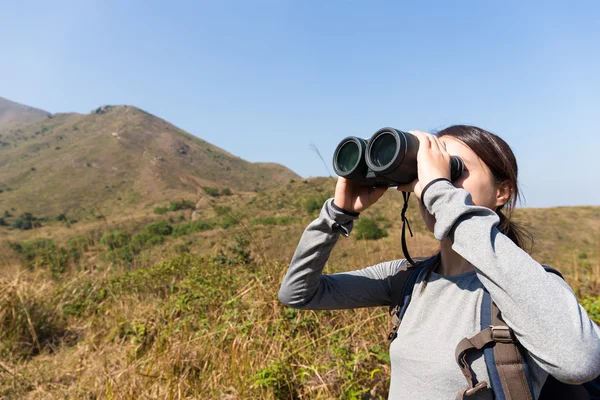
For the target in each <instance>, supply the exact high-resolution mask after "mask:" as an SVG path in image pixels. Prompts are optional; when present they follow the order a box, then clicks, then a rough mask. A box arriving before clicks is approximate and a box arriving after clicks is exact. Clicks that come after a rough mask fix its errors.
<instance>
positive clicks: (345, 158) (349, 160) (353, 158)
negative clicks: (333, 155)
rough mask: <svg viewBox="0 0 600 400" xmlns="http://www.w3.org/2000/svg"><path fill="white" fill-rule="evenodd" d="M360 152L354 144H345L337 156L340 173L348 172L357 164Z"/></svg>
mask: <svg viewBox="0 0 600 400" xmlns="http://www.w3.org/2000/svg"><path fill="white" fill-rule="evenodd" d="M359 154H360V150H359V148H358V144H356V143H355V142H346V143H344V145H343V146H342V148H341V149H340V151H339V153H338V156H337V165H338V168H339V169H340V171H342V172H349V171H352V169H353V168H354V167H355V166H356V164H357V163H358V156H359Z"/></svg>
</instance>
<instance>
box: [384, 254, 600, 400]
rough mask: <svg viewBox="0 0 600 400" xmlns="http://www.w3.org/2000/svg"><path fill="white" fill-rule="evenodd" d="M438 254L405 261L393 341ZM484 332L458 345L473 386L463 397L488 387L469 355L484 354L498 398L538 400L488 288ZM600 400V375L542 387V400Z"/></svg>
mask: <svg viewBox="0 0 600 400" xmlns="http://www.w3.org/2000/svg"><path fill="white" fill-rule="evenodd" d="M438 257H439V253H438V254H437V255H435V256H433V257H429V258H415V260H416V261H417V263H413V265H411V263H408V262H406V263H404V264H403V265H402V267H401V268H400V271H399V272H398V273H397V274H396V275H394V278H393V281H392V303H391V305H390V308H389V312H390V316H391V317H392V329H391V331H390V333H389V335H388V340H389V342H390V343H391V341H392V340H394V339H395V338H396V336H397V332H398V329H399V327H400V323H401V322H402V317H403V316H404V313H405V312H406V309H407V307H408V305H409V304H410V300H411V296H412V291H413V287H414V285H415V282H416V280H417V276H418V275H419V273H420V272H421V271H423V270H425V269H426V268H427V267H428V266H431V265H432V263H436V262H437V261H438ZM543 267H544V269H545V270H546V272H548V273H554V274H557V275H558V276H560V277H561V278H562V275H561V274H560V272H558V271H557V270H555V269H553V268H550V267H548V266H545V265H544V266H543ZM480 320H481V331H480V332H479V333H477V334H476V335H475V336H473V337H471V338H464V339H463V340H461V341H460V342H459V343H458V345H457V347H456V353H455V355H456V362H457V363H458V366H459V367H460V368H461V370H462V373H463V375H464V376H465V379H466V380H467V384H468V386H467V387H465V388H463V389H461V391H460V392H459V393H458V395H457V397H456V398H457V400H458V399H463V398H464V397H465V396H467V397H468V396H471V395H473V394H475V393H476V392H478V391H479V390H483V389H485V388H487V387H488V383H487V382H485V381H483V382H477V381H476V379H475V378H474V377H473V375H472V373H471V369H470V366H469V364H468V362H467V357H466V354H467V353H468V352H471V351H483V357H484V360H485V364H486V367H487V371H488V375H489V377H490V381H491V383H492V390H493V394H494V398H495V399H496V400H533V385H532V382H531V376H530V373H529V368H528V365H527V363H526V362H525V360H524V358H523V356H522V354H523V353H524V352H525V351H526V350H525V349H524V348H523V346H522V345H521V344H520V343H519V342H518V340H517V338H516V337H515V335H514V333H513V331H512V329H511V328H510V327H508V326H507V325H506V324H505V323H504V321H503V320H502V314H501V312H500V310H498V307H496V305H495V304H494V302H493V301H492V299H491V296H490V294H489V292H488V291H487V290H485V288H484V295H483V300H482V304H481V314H480ZM559 399H561V400H565V399H576V400H588V399H589V400H600V376H599V377H596V378H595V379H594V380H592V381H590V382H586V383H584V384H581V385H569V384H566V383H563V382H560V381H558V380H557V379H555V378H554V377H552V376H551V375H548V379H547V380H546V382H545V383H544V386H543V387H542V391H541V393H540V397H539V400H559Z"/></svg>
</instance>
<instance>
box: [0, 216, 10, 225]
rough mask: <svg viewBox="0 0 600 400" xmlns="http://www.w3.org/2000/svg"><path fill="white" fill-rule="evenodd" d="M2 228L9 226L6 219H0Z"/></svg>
mask: <svg viewBox="0 0 600 400" xmlns="http://www.w3.org/2000/svg"><path fill="white" fill-rule="evenodd" d="M0 226H8V222H6V221H5V220H4V218H0Z"/></svg>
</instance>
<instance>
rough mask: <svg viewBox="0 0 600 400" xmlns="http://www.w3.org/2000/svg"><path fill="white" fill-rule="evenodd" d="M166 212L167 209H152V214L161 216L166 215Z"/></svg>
mask: <svg viewBox="0 0 600 400" xmlns="http://www.w3.org/2000/svg"><path fill="white" fill-rule="evenodd" d="M168 211H169V209H168V208H167V207H156V208H155V209H154V214H159V215H162V214H166V213H167V212H168Z"/></svg>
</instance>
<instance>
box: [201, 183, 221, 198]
mask: <svg viewBox="0 0 600 400" xmlns="http://www.w3.org/2000/svg"><path fill="white" fill-rule="evenodd" d="M202 189H204V191H205V192H206V194H207V195H209V196H213V197H219V189H217V188H214V187H209V186H203V187H202Z"/></svg>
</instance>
